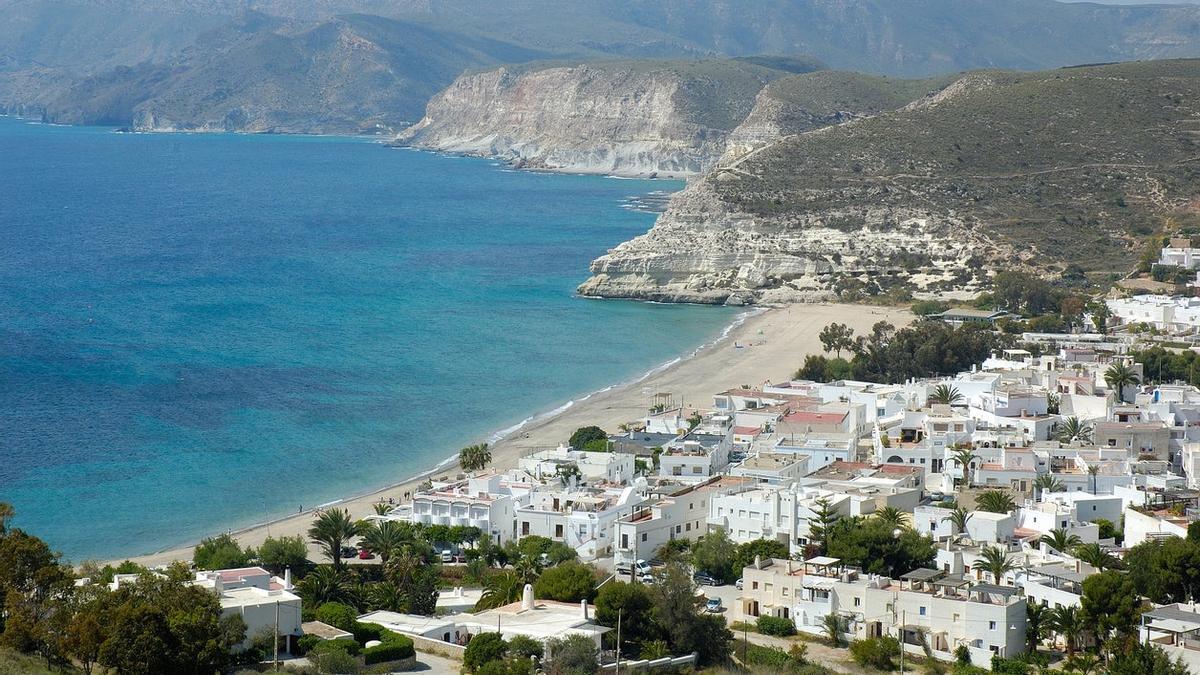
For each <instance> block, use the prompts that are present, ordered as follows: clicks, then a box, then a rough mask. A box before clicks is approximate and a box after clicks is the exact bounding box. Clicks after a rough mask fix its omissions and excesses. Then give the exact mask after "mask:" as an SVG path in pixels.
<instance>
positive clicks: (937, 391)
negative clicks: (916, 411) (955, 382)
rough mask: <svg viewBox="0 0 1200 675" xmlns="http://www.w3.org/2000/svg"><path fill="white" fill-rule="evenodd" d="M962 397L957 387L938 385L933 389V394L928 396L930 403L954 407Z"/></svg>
mask: <svg viewBox="0 0 1200 675" xmlns="http://www.w3.org/2000/svg"><path fill="white" fill-rule="evenodd" d="M962 399H963V395H962V393H961V392H960V391H959V390H958V387H952V386H950V385H948V384H939V385H938V386H936V387H934V388H933V393H932V394H930V396H929V402H930V403H940V404H942V405H954V404H955V403H958V402H960V401H962Z"/></svg>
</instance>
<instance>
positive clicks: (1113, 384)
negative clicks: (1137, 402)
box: [1104, 363, 1142, 403]
mask: <svg viewBox="0 0 1200 675" xmlns="http://www.w3.org/2000/svg"><path fill="white" fill-rule="evenodd" d="M1104 382H1105V383H1106V384H1107V385H1108V386H1109V388H1111V389H1114V390H1115V391H1116V392H1117V402H1118V403H1124V402H1125V391H1124V390H1125V387H1127V386H1129V385H1132V384H1141V382H1142V380H1141V378H1140V377H1138V375H1137V373H1136V372H1134V370H1133V369H1132V368H1130V367H1129V366H1127V365H1125V364H1124V363H1116V364H1113V365H1111V366H1109V367H1108V370H1106V371H1104Z"/></svg>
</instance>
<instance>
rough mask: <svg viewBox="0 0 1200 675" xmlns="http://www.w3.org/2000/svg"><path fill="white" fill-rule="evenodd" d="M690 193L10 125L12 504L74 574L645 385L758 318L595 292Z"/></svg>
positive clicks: (665, 185) (401, 159)
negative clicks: (96, 562)
mask: <svg viewBox="0 0 1200 675" xmlns="http://www.w3.org/2000/svg"><path fill="white" fill-rule="evenodd" d="M680 187H682V183H680V182H672V181H641V180H618V179H613V178H606V177H601V176H567V175H557V174H549V173H532V172H523V171H513V170H510V169H508V168H507V167H505V166H503V165H501V164H498V163H496V162H492V161H488V160H484V159H478V158H467V157H455V156H443V155H438V154H433V153H423V152H416V151H411V150H401V149H396V148H389V147H386V146H384V145H382V144H380V143H377V142H372V141H369V140H364V139H355V138H341V137H311V136H310V137H305V136H272V135H236V134H130V133H118V132H116V131H115V130H113V129H108V128H96V127H63V126H52V125H43V124H36V123H31V122H28V121H25V120H19V119H15V118H9V117H0V501H7V502H10V503H12V504H13V505H14V506H15V507H16V510H17V516H16V519H15V524H16V526H18V527H21V528H24V529H26V530H28V531H30V532H32V533H34V534H36V535H38V536H40V537H42V538H43V539H45V540H46V541H48V542H49V543H50V545H51V546H52V547H53V548H55V549H57V550H59V551H62V552H63V554H64V556H65V558H66V559H68V560H70V561H73V562H81V561H83V560H87V559H109V558H116V557H122V556H132V555H138V554H144V553H150V552H154V551H158V550H163V549H167V548H171V547H174V546H178V545H182V544H186V543H189V542H193V541H196V540H198V539H199V538H201V537H204V536H209V535H213V534H216V533H220V532H223V531H227V530H231V529H238V528H241V527H246V526H250V525H253V524H257V523H261V522H264V521H267V520H270V519H273V518H277V517H281V516H285V515H288V514H292V513H295V512H296V511H297V510H298V509H299V508H301V507H304V508H311V507H312V506H314V505H317V504H322V503H328V502H331V501H333V500H337V499H339V498H343V497H348V496H353V495H358V494H362V493H365V492H369V491H371V490H372V489H375V488H380V487H383V486H385V485H389V484H392V483H396V482H400V481H402V480H405V479H406V478H408V477H411V476H413V475H416V474H418V473H420V472H422V471H424V470H427V469H429V468H431V467H433V466H435V465H437V464H438V463H439V462H441V461H443V460H445V459H446V458H447V457H449V456H451V455H454V454H455V453H456V452H457V450H458V448H460V447H462V446H463V445H467V444H471V443H475V442H480V441H487V440H493V441H494V440H495V439H496V438H498V437H499V436H500V435H502V434H503V433H514V432H519V426H520V425H521V424H522V423H523V422H527V421H528V420H529V418H530V417H532V416H536V415H545V414H552V413H553V412H554V411H555V410H559V409H561V408H562V407H563V406H564V405H567V404H569V402H570V401H573V400H578V399H579V398H581V397H583V396H586V395H587V394H588V393H589V392H594V391H597V390H599V389H603V388H605V387H608V386H611V385H613V384H616V383H620V382H626V381H630V380H634V379H637V378H639V377H641V376H642V375H644V374H645V373H646V372H647V371H649V370H652V369H654V368H657V367H660V366H662V365H663V364H665V363H669V362H671V361H672V360H673V359H677V358H679V357H680V356H681V355H685V354H688V353H690V352H692V351H693V350H694V349H696V348H697V347H698V346H699V345H702V344H704V343H706V342H709V341H711V340H714V339H716V338H717V337H718V336H719V335H720V334H721V333H722V331H723V330H725V329H726V328H727V327H728V326H729V325H730V324H731V322H733V321H734V320H735V319H736V317H737V316H738V315H737V312H736V310H733V309H727V308H721V307H702V306H687V305H661V304H651V303H639V302H629V301H611V300H593V299H586V298H581V297H578V296H576V295H575V293H574V290H575V287H576V286H577V284H579V283H580V282H582V281H583V280H584V279H585V278H587V275H588V263H589V262H590V261H591V260H592V259H594V258H595V257H597V256H599V255H601V254H603V253H604V252H605V251H606V250H607V249H609V248H611V247H612V246H614V245H616V244H618V243H620V242H622V241H624V240H626V239H629V238H630V237H633V236H636V235H637V234H640V233H642V232H644V231H645V230H647V229H648V228H649V227H650V226H651V224H652V223H653V220H654V218H655V214H654V213H653V212H652V209H647V208H644V205H645V204H653V203H655V202H656V201H658V200H656V199H655V198H654V195H655V194H656V193H661V192H664V191H666V192H669V191H673V190H678V189H679V188H680ZM648 196H649V198H648Z"/></svg>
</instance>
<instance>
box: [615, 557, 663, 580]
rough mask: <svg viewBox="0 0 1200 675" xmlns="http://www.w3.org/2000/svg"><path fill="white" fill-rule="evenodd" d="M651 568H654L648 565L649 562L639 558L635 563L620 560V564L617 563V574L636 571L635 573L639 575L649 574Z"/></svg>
mask: <svg viewBox="0 0 1200 675" xmlns="http://www.w3.org/2000/svg"><path fill="white" fill-rule="evenodd" d="M653 569H654V568H653V567H651V566H650V563H648V562H646V561H645V560H640V559H639V560H638V561H637V562H635V563H629V562H622V563H621V564H619V565H617V574H626V575H628V574H631V573H634V572H636V573H637V575H638V576H639V577H641V576H645V575H647V574H650V572H651V571H653Z"/></svg>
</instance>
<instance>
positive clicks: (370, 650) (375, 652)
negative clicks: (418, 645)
mask: <svg viewBox="0 0 1200 675" xmlns="http://www.w3.org/2000/svg"><path fill="white" fill-rule="evenodd" d="M383 637H384V639H383V644H378V645H375V646H374V647H367V648H366V649H364V650H363V653H362V655H363V661H364V662H365V663H366V664H367V665H368V666H369V665H371V664H373V663H384V662H386V661H399V660H400V659H407V658H408V657H410V656H413V655H414V654H416V653H417V652H416V649H414V647H413V641H412V640H410V639H409V638H407V637H405V636H403V635H400V634H398V633H393V632H392V631H390V630H389V631H385V635H384V636H383Z"/></svg>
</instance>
